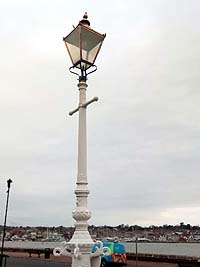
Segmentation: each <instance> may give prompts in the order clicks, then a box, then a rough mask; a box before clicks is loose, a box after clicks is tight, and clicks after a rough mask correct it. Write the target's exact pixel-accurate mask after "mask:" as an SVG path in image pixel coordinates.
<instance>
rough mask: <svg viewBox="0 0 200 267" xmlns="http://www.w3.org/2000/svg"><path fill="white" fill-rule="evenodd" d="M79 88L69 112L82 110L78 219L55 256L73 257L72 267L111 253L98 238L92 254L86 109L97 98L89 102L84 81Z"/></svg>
mask: <svg viewBox="0 0 200 267" xmlns="http://www.w3.org/2000/svg"><path fill="white" fill-rule="evenodd" d="M78 88H79V106H78V108H76V109H75V110H73V111H72V112H70V113H69V114H70V115H73V114H74V113H75V112H77V111H79V130H78V173H77V183H76V189H75V195H76V209H75V210H74V211H73V212H72V216H73V218H74V219H75V232H74V234H73V237H72V239H71V240H70V241H69V242H62V243H61V246H60V247H58V248H55V249H54V255H56V256H58V255H61V254H62V255H68V256H71V257H72V267H80V266H81V267H99V266H100V255H101V254H105V253H108V249H107V248H103V244H102V242H100V241H98V242H99V243H100V244H99V248H98V249H97V250H96V251H95V252H94V253H92V247H93V245H94V242H93V240H92V238H91V236H90V233H89V231H88V220H89V219H90V218H91V212H90V211H89V210H88V205H87V198H88V195H89V190H88V182H87V129H86V108H87V106H88V105H89V104H91V103H93V102H94V101H97V100H98V97H94V98H93V99H92V100H90V101H88V102H86V90H87V84H86V82H85V81H84V80H81V81H80V82H79V84H78Z"/></svg>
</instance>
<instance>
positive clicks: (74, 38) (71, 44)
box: [64, 27, 80, 64]
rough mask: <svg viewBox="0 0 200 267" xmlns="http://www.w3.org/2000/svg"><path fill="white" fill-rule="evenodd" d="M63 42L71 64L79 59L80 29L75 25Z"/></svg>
mask: <svg viewBox="0 0 200 267" xmlns="http://www.w3.org/2000/svg"><path fill="white" fill-rule="evenodd" d="M64 41H65V44H66V46H67V48H68V52H69V54H70V57H71V60H72V63H73V64H76V62H78V61H79V60H80V29H79V27H77V28H76V29H75V30H73V31H72V32H71V33H70V34H69V35H68V36H67V37H66V38H65V39H64Z"/></svg>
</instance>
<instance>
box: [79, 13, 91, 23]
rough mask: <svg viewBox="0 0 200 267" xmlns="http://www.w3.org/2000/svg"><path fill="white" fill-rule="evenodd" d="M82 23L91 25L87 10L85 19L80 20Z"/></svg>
mask: <svg viewBox="0 0 200 267" xmlns="http://www.w3.org/2000/svg"><path fill="white" fill-rule="evenodd" d="M80 23H81V24H83V25H85V26H90V22H89V20H88V15H87V12H85V14H84V15H83V19H82V20H81V21H80Z"/></svg>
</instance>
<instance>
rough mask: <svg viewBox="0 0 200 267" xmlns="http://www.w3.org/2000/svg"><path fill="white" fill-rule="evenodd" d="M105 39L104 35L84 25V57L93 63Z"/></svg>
mask: <svg viewBox="0 0 200 267" xmlns="http://www.w3.org/2000/svg"><path fill="white" fill-rule="evenodd" d="M103 39H104V36H103V35H100V34H97V33H96V32H94V31H91V30H90V29H87V28H83V27H82V29H81V42H82V59H83V60H85V61H87V62H88V63H90V64H93V63H94V61H95V59H96V56H97V54H98V52H99V49H100V46H101V43H102V41H103Z"/></svg>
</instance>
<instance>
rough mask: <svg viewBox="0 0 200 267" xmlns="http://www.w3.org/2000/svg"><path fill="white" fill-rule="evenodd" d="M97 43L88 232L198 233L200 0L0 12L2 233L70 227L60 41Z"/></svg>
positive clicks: (66, 100) (67, 90)
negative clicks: (86, 37)
mask: <svg viewBox="0 0 200 267" xmlns="http://www.w3.org/2000/svg"><path fill="white" fill-rule="evenodd" d="M85 11H87V12H88V16H89V20H90V22H91V27H92V28H93V29H95V30H97V31H99V32H101V33H106V34H107V36H106V39H105V42H104V44H103V46H102V50H101V51H100V54H99V56H98V58H97V61H96V64H97V66H98V71H97V72H95V73H94V74H92V75H91V76H89V79H88V90H87V94H88V99H90V98H91V97H93V96H98V97H99V99H100V100H99V101H98V102H95V104H93V105H91V106H90V107H89V108H88V109H87V111H88V113H87V115H88V182H89V189H90V195H89V199H88V203H89V209H90V210H91V211H92V218H91V220H90V224H95V225H105V224H107V225H119V224H122V223H124V224H130V225H134V224H139V225H143V226H144V225H163V224H179V223H180V222H185V223H190V224H192V225H198V224H200V179H199V178H200V162H199V161H200V122H199V119H200V90H199V84H200V74H199V71H200V53H199V47H200V16H199V14H200V1H199V0H126V1H124V0H110V1H106V0H101V1H97V0H93V1H91V0H84V1H81V0H73V1H70V0H57V1H49V0H40V1H33V0H29V1H27V0H18V1H15V0H1V1H0V73H1V75H0V77H1V78H0V127H1V128H0V224H3V217H4V210H5V201H6V180H7V179H9V178H11V179H12V180H13V184H12V188H11V194H10V202H9V213H8V222H7V223H8V224H9V225H24V226H26V225H45V226H58V225H65V226H70V225H73V224H74V221H73V219H72V215H71V213H72V210H73V209H74V207H75V195H74V189H75V183H76V176H77V125H78V124H77V123H78V116H77V115H78V114H76V115H74V116H73V117H69V116H68V112H69V111H70V110H72V109H74V108H75V107H76V106H77V103H78V88H77V78H76V76H74V75H72V74H71V73H69V71H68V68H69V67H70V66H71V62H70V60H69V57H68V55H67V51H66V49H65V46H64V43H63V41H62V37H63V36H66V35H67V34H68V33H69V32H70V31H71V30H72V25H75V26H76V25H77V23H78V21H79V20H80V19H81V18H82V16H83V14H84V12H85Z"/></svg>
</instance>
